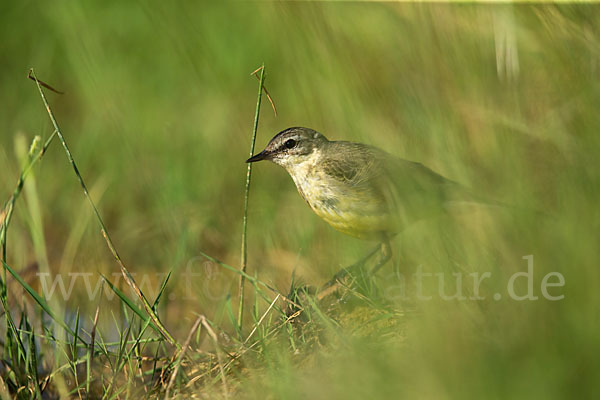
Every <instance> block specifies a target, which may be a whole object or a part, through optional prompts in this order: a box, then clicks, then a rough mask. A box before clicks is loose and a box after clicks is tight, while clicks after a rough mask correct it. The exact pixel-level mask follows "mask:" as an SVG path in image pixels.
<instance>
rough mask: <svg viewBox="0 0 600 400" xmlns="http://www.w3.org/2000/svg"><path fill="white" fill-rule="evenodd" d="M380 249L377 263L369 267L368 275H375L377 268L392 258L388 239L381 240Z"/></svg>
mask: <svg viewBox="0 0 600 400" xmlns="http://www.w3.org/2000/svg"><path fill="white" fill-rule="evenodd" d="M380 250H381V251H380V252H379V257H378V259H377V263H376V264H375V266H374V267H373V269H371V272H370V273H369V275H375V274H376V273H377V271H379V269H380V268H381V267H383V266H384V265H385V264H386V263H387V262H388V261H389V260H390V259H391V258H392V246H391V245H390V241H389V239H387V238H386V240H384V241H383V242H381V247H380Z"/></svg>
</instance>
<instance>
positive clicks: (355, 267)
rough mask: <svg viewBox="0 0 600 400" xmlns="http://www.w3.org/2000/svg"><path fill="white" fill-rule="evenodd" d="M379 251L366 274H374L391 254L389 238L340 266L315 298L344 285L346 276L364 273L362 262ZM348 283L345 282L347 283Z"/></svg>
mask: <svg viewBox="0 0 600 400" xmlns="http://www.w3.org/2000/svg"><path fill="white" fill-rule="evenodd" d="M378 252H379V253H380V255H379V257H378V258H377V262H376V263H375V266H374V267H373V269H371V271H370V272H369V273H368V276H371V275H374V274H375V273H376V272H377V271H378V270H379V269H380V268H381V267H382V266H384V265H385V263H387V262H388V261H389V260H390V258H391V256H392V248H391V246H390V242H389V240H388V239H387V238H386V239H385V241H384V242H382V243H381V244H380V245H378V246H377V247H375V248H374V249H373V250H371V251H370V252H369V253H368V254H367V255H366V256H365V257H363V258H362V259H360V260H359V261H357V262H356V263H354V264H352V265H350V266H348V267H346V268H342V269H341V270H340V271H339V272H338V273H336V274H335V275H334V276H333V278H331V280H329V281H328V282H327V283H326V284H325V285H323V287H322V288H321V290H319V291H318V293H317V300H321V299H323V298H325V297H327V296H328V295H330V294H331V293H334V292H335V291H336V290H338V289H339V288H340V287H341V286H342V285H344V280H345V278H346V277H347V276H353V275H358V274H359V273H364V264H365V263H366V262H367V261H368V260H369V259H370V258H371V257H373V256H374V255H375V254H376V253H378ZM347 284H348V283H346V285H347Z"/></svg>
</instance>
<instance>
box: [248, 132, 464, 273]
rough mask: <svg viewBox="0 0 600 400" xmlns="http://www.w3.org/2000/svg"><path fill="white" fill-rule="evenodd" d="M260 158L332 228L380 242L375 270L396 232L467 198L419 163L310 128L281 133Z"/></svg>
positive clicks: (385, 257) (384, 258)
mask: <svg viewBox="0 0 600 400" xmlns="http://www.w3.org/2000/svg"><path fill="white" fill-rule="evenodd" d="M261 160H270V161H272V162H274V163H275V164H278V165H281V166H282V167H284V168H285V169H286V170H287V172H288V173H289V174H290V175H291V177H292V179H293V180H294V183H295V184H296V187H297V188H298V192H300V195H301V196H302V197H303V198H304V200H305V201H306V202H307V203H308V205H309V206H310V207H311V208H312V210H313V211H314V212H315V213H316V214H317V215H318V216H319V217H321V218H323V219H324V220H325V221H326V222H327V223H329V224H330V225H331V226H332V227H333V228H335V229H337V230H339V231H341V232H343V233H346V234H348V235H351V236H354V237H357V238H361V239H372V240H377V241H380V242H381V243H382V247H381V250H382V257H381V260H380V261H379V262H378V264H377V265H376V267H375V268H374V269H373V271H372V272H375V271H376V270H377V269H378V268H379V267H381V266H382V265H383V264H385V263H386V262H387V261H388V260H389V258H390V256H391V249H390V246H389V239H390V238H391V237H392V236H394V235H395V234H397V233H398V232H400V231H401V230H402V229H404V227H406V226H407V225H408V224H410V223H412V222H415V221H417V220H420V219H423V218H426V217H428V216H431V215H434V214H436V213H439V212H441V211H443V210H444V208H445V205H446V204H447V203H448V202H450V201H453V200H461V199H467V198H468V196H465V194H466V192H465V191H464V190H462V189H461V187H460V185H458V184H456V183H454V182H452V181H450V180H448V179H446V178H444V177H443V176H441V175H439V174H437V173H435V172H433V171H432V170H430V169H429V168H427V167H425V166H424V165H422V164H420V163H417V162H413V161H408V160H403V159H401V158H397V157H394V156H392V155H390V154H388V153H386V152H385V151H383V150H380V149H378V148H376V147H373V146H369V145H366V144H362V143H353V142H346V141H330V140H327V138H326V137H325V136H323V135H322V134H321V133H319V132H317V131H315V130H312V129H308V128H302V127H294V128H288V129H285V130H283V131H281V132H279V133H278V134H277V135H275V137H273V139H271V141H270V142H269V144H268V145H267V147H266V148H265V149H264V150H263V151H262V152H260V153H258V154H256V155H255V156H253V157H251V158H249V159H248V160H246V162H255V161H261Z"/></svg>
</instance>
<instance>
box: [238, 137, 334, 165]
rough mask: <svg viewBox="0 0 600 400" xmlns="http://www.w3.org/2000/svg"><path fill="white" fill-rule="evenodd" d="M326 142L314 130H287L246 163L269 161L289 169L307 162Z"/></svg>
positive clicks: (324, 138)
mask: <svg viewBox="0 0 600 400" xmlns="http://www.w3.org/2000/svg"><path fill="white" fill-rule="evenodd" d="M327 142H328V140H327V138H326V137H325V136H323V135H322V134H320V133H319V132H317V131H315V130H312V129H309V128H301V127H294V128H288V129H285V130H283V131H281V132H279V133H278V134H277V135H275V137H273V139H271V141H270V142H269V144H267V147H265V149H264V150H263V151H261V152H260V153H258V154H256V155H255V156H253V157H250V158H249V159H247V160H246V162H248V163H250V162H255V161H261V160H270V161H273V162H274V163H275V164H278V165H281V166H282V167H284V168H286V169H289V168H290V167H293V166H295V165H298V164H301V163H303V162H304V161H307V160H308V159H309V158H310V157H312V156H313V155H314V152H315V151H318V150H319V149H321V148H322V147H323V146H324V145H325V143H327Z"/></svg>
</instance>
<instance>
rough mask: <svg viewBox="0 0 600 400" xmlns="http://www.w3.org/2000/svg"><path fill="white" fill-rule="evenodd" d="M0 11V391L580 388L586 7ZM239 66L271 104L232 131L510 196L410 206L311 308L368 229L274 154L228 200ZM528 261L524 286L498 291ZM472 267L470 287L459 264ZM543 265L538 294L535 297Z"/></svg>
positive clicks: (593, 319)
mask: <svg viewBox="0 0 600 400" xmlns="http://www.w3.org/2000/svg"><path fill="white" fill-rule="evenodd" d="M0 8H2V11H3V12H2V13H0V15H1V16H0V20H1V22H2V23H1V24H0V34H1V35H2V37H3V38H6V40H5V41H4V42H3V44H2V45H1V46H2V50H3V54H4V55H5V57H4V59H3V63H2V67H1V68H2V69H1V70H2V74H0V87H1V88H2V90H1V91H0V105H1V107H0V121H2V122H1V126H2V129H0V143H2V145H1V146H0V171H2V173H1V174H0V198H1V199H5V200H3V202H4V201H6V203H3V204H5V205H6V207H4V208H2V210H4V211H0V216H1V218H2V219H4V220H5V221H8V222H10V223H9V224H8V227H7V228H8V229H7V230H6V231H4V226H2V229H3V230H2V235H1V236H0V239H1V240H2V241H4V239H6V246H5V250H3V251H2V255H3V260H4V262H3V266H5V267H4V268H3V271H2V274H1V278H2V281H1V282H2V285H1V286H0V300H1V303H2V310H0V340H1V342H0V378H1V380H0V396H2V398H14V397H17V398H41V397H45V398H66V397H70V398H81V399H83V398H107V399H108V398H133V397H136V398H139V397H143V398H158V397H159V398H165V397H168V398H177V397H178V396H179V397H189V396H191V395H196V396H199V397H201V396H204V397H209V398H215V397H216V398H220V397H223V398H227V397H229V398H273V399H279V398H287V399H293V398H307V397H314V398H342V397H343V398H371V397H373V398H391V397H393V398H396V397H400V398H492V399H494V398H498V399H500V398H565V397H575V396H578V397H583V398H587V397H591V396H592V395H593V394H594V393H595V392H597V390H598V384H597V383H596V382H597V379H596V377H597V375H598V371H600V368H599V367H600V366H599V365H598V361H597V357H596V355H597V354H598V351H599V350H600V349H599V343H600V342H599V341H598V340H597V332H598V328H599V321H598V316H597V315H598V304H600V296H599V294H598V293H599V292H598V290H597V288H596V285H597V282H598V281H599V280H600V279H599V278H600V276H599V275H600V273H599V272H598V271H599V269H598V266H597V262H598V259H599V257H598V256H599V254H598V246H597V237H598V230H599V228H600V214H599V213H598V199H599V198H600V196H599V193H600V185H599V182H600V176H599V171H600V163H599V162H598V160H597V155H598V150H599V148H600V146H599V144H600V139H599V136H598V134H597V130H598V126H600V117H599V114H598V112H597V110H598V106H599V105H600V86H599V83H598V78H599V77H600V51H599V49H600V37H599V35H600V32H599V30H598V26H597V23H596V21H597V20H598V17H599V15H598V14H599V12H600V10H599V9H598V7H596V6H594V5H583V6H575V5H534V6H524V5H519V6H516V5H514V6H511V5H502V6H500V5H498V6H477V5H444V4H440V5H432V4H427V5H422V4H388V3H377V4H372V3H333V2H332V3H328V2H323V3H264V2H259V3H231V4H212V5H209V4H196V5H193V4H188V3H184V2H171V3H164V4H152V3H150V2H146V1H141V2H137V3H132V4H124V3H120V2H108V3H107V2H87V3H60V4H54V5H53V6H52V7H37V6H36V7H34V6H32V5H30V4H23V5H21V4H16V3H15V5H5V6H3V7H0ZM263 62H264V65H265V66H266V68H267V71H268V77H267V79H266V82H265V86H266V87H267V88H268V90H269V93H270V95H271V97H272V98H273V100H274V102H275V103H276V105H277V110H278V116H277V117H275V116H274V114H273V113H272V112H271V111H270V110H269V108H268V106H267V107H265V104H263V107H262V112H261V115H260V126H259V128H258V130H257V131H256V128H255V131H256V134H257V136H256V146H257V148H258V149H260V148H262V146H264V145H265V143H266V142H267V141H268V140H269V139H270V138H271V137H272V136H273V135H274V134H275V133H276V132H278V131H280V130H282V129H284V128H286V127H289V126H295V125H302V126H308V127H311V128H314V129H317V130H319V131H320V132H322V133H324V134H325V135H326V136H327V137H329V138H331V139H345V140H355V141H361V142H365V143H370V144H373V145H376V146H379V147H381V148H384V149H386V150H387V151H389V152H390V153H393V154H395V155H398V156H401V157H404V158H408V159H411V160H415V161H419V162H422V163H424V164H426V165H428V166H430V167H431V168H433V169H434V170H436V171H437V172H439V173H441V174H443V175H444V176H446V177H448V178H451V179H453V180H455V181H457V182H460V183H462V184H464V185H466V186H468V187H471V188H473V189H474V190H476V191H477V192H479V193H481V194H484V195H485V196H487V197H489V198H493V199H497V200H499V201H502V202H504V203H507V204H511V205H513V208H511V209H510V210H491V211H490V210H484V211H480V212H478V213H473V212H469V213H465V214H463V215H458V216H454V217H447V218H441V219H438V220H435V221H429V222H426V223H420V224H417V225H415V226H411V227H410V228H409V229H407V230H406V231H405V232H403V233H402V234H400V235H399V236H398V237H397V238H396V240H395V241H394V261H395V264H396V265H394V266H391V265H388V266H386V267H384V268H383V269H382V270H381V271H380V272H379V273H378V276H377V278H375V279H374V280H366V281H358V282H357V283H356V285H354V286H353V287H352V288H350V290H349V291H348V292H346V293H345V295H344V297H343V299H342V301H337V300H334V299H326V301H323V302H320V303H319V302H317V301H316V300H315V299H314V298H313V297H312V295H311V294H310V293H309V294H307V293H306V292H305V291H304V290H303V289H304V288H305V287H306V286H318V285H320V284H322V283H324V282H325V281H327V280H328V279H329V278H331V276H332V275H333V274H334V273H335V272H337V271H338V270H339V269H340V268H341V267H343V266H347V265H349V264H352V263H353V262H355V261H356V260H357V259H360V258H361V257H363V256H364V255H365V254H366V253H367V252H368V251H370V249H371V248H372V247H373V245H374V244H373V243H367V242H362V241H359V240H355V239H352V238H349V237H346V236H344V235H342V234H340V233H337V232H335V231H333V230H332V229H330V228H329V227H328V226H327V225H326V224H325V223H324V222H323V221H321V220H319V219H318V217H316V216H314V215H313V214H312V213H311V211H310V210H309V209H308V207H306V205H305V204H304V202H303V201H302V199H301V198H300V196H299V195H298V194H297V192H296V189H295V188H294V186H293V183H292V181H291V179H290V178H289V176H287V174H286V173H285V172H284V171H283V170H281V169H280V168H278V167H276V166H274V165H269V164H264V165H263V164H262V163H260V164H258V165H256V166H255V167H254V169H253V172H252V174H253V176H252V187H251V189H250V191H249V195H246V196H245V190H244V182H245V179H246V173H247V165H246V164H244V160H245V159H246V158H247V155H248V149H249V148H250V144H251V142H253V122H254V121H255V118H254V117H255V111H256V109H257V107H256V106H257V104H256V101H257V98H256V94H257V87H256V85H257V82H256V79H255V78H254V77H252V76H250V75H249V74H250V72H252V71H253V70H255V69H256V68H257V67H258V66H260V65H261V64H262V63H263ZM31 67H33V68H34V69H35V74H36V76H37V77H38V78H39V79H41V80H43V81H46V82H47V83H49V84H50V85H52V86H53V87H55V88H57V89H59V90H61V91H63V92H64V94H62V95H58V94H54V93H51V92H49V91H47V90H45V89H42V90H44V92H45V94H46V96H47V100H48V104H49V107H50V109H51V110H52V112H53V114H54V115H55V117H56V121H57V122H58V123H56V124H54V123H53V121H51V119H49V118H48V113H47V110H46V109H45V108H44V103H43V102H42V101H41V99H40V92H38V89H37V88H36V84H35V82H32V81H31V80H29V79H27V76H26V75H27V72H28V71H29V68H31ZM263 100H264V99H263ZM56 121H55V122H56ZM59 127H60V129H59ZM32 141H33V142H35V145H32V146H31V148H30V149H28V147H27V146H28V145H29V143H31V142H32ZM61 142H62V143H61ZM67 149H69V150H70V152H68V153H70V156H69V158H67V157H65V150H67ZM75 163H76V164H75ZM75 165H76V166H77V167H76V168H75V170H76V172H77V173H76V174H75V173H74V167H75ZM82 184H83V185H84V186H85V187H86V190H85V191H82V187H81V186H82ZM87 189H89V190H87ZM246 200H247V201H248V203H247V209H246V208H245V206H244V203H245V201H246ZM246 210H247V225H246V224H245V223H244V214H245V212H246ZM96 211H97V212H96ZM98 223H100V225H99V224H98ZM101 230H102V231H104V234H105V235H104V236H103V234H102V232H101ZM242 233H244V236H245V239H243V240H247V245H246V249H247V259H246V260H245V261H244V258H245V256H242V258H240V247H241V243H240V237H242ZM107 243H108V244H109V246H108V247H107ZM115 249H118V253H117V252H116V250H115ZM528 255H533V257H534V258H533V260H534V264H533V265H534V273H533V287H534V295H535V296H538V299H537V300H535V301H529V300H523V301H515V300H512V299H510V298H509V297H508V294H507V282H508V281H509V279H510V278H511V276H513V274H514V273H517V272H523V271H526V268H527V260H526V259H523V257H524V256H528ZM244 264H246V265H247V268H246V270H245V272H240V268H241V265H244ZM127 272H128V273H131V274H132V275H128V273H127ZM418 272H422V273H433V274H436V273H437V274H442V276H443V277H444V278H445V282H446V285H445V286H444V293H445V295H450V294H452V293H453V292H454V291H455V289H456V286H457V283H456V282H455V281H454V279H453V277H454V275H453V274H456V273H462V276H463V277H464V279H463V281H462V287H463V293H464V295H465V296H467V297H469V296H471V297H474V296H476V295H477V294H479V295H480V296H482V297H485V299H484V300H468V299H466V300H457V299H453V300H444V299H443V298H441V297H440V296H434V297H433V298H432V299H430V300H425V299H423V298H422V297H420V296H422V295H423V294H435V293H438V290H439V289H438V284H439V282H438V280H437V279H436V277H437V276H432V277H427V278H426V279H424V281H423V282H424V284H423V287H422V291H423V293H420V292H419V291H418V290H417V289H416V288H415V282H416V281H417V279H418V278H417V277H416V275H414V274H415V273H418ZM486 272H489V273H490V275H491V277H490V278H488V279H485V280H484V281H483V283H482V284H481V286H480V288H479V293H478V292H477V291H476V290H475V289H474V288H473V286H472V281H471V280H470V278H469V277H470V275H469V274H474V273H476V274H480V275H481V274H483V273H486ZM553 272H558V273H561V274H562V276H564V280H565V285H564V287H553V288H550V289H549V292H550V293H551V294H552V295H558V294H561V295H564V296H565V297H564V299H562V300H558V301H550V300H547V299H545V298H543V296H542V292H541V289H540V286H541V283H542V279H543V277H544V276H545V275H546V274H548V273H553ZM86 274H87V275H86ZM57 277H63V279H64V285H65V286H64V287H62V286H60V285H59V284H57V285H56V286H55V287H54V292H53V293H54V294H53V295H50V291H51V289H52V285H51V283H52V282H53V280H54V279H55V278H57ZM126 277H127V278H126ZM241 277H243V278H244V280H245V281H246V284H245V286H246V293H245V296H244V300H245V301H244V307H243V318H242V319H241V320H240V319H239V318H240V317H239V316H240V315H242V313H241V312H240V311H239V310H238V307H239V304H240V299H239V282H240V278H241ZM402 278H404V280H402ZM44 279H45V280H47V282H46V281H44ZM71 279H75V283H74V284H73V285H72V287H71V286H70V284H71V283H72V281H71ZM103 279H105V282H104V283H103ZM44 282H45V283H46V285H44ZM133 282H135V284H134V283H133ZM88 289H91V290H92V291H93V290H94V289H96V290H97V292H96V295H95V296H92V297H89V296H88V294H87V292H88ZM138 289H139V290H138ZM63 290H65V291H69V290H72V292H71V294H70V296H68V299H67V298H66V297H67V296H63V295H62V291H63ZM526 290H527V282H525V280H524V279H520V280H518V282H517V285H516V292H517V293H520V294H522V293H524V292H526ZM142 293H143V296H142V295H141V294H142ZM496 293H500V294H502V297H501V299H499V300H495V299H494V297H493V295H494V294H496Z"/></svg>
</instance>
